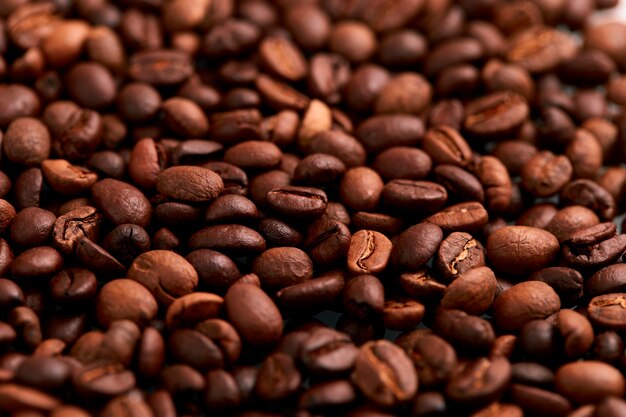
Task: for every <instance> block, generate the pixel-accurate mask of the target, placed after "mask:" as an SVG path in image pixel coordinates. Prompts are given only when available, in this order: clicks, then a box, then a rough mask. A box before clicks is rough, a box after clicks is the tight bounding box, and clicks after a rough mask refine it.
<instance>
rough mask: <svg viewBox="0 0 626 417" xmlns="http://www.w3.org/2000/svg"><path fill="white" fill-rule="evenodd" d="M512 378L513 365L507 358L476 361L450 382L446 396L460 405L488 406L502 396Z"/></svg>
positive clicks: (470, 363)
mask: <svg viewBox="0 0 626 417" xmlns="http://www.w3.org/2000/svg"><path fill="white" fill-rule="evenodd" d="M510 377H511V364H510V363H509V362H508V361H507V360H506V359H505V358H503V357H501V356H499V357H495V358H493V359H487V358H479V359H475V360H473V361H471V362H469V363H468V364H467V365H466V366H465V367H464V368H463V369H461V370H460V372H459V373H458V374H456V375H455V376H453V377H452V378H451V379H450V381H448V384H447V385H446V394H447V396H448V397H449V398H450V399H451V400H453V401H454V402H457V403H459V404H467V405H484V404H488V403H490V402H492V401H493V400H494V399H495V398H498V397H499V396H500V395H501V394H502V392H503V391H504V389H505V388H506V386H507V384H508V382H509V379H510Z"/></svg>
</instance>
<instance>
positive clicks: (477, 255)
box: [435, 232, 485, 281]
mask: <svg viewBox="0 0 626 417" xmlns="http://www.w3.org/2000/svg"><path fill="white" fill-rule="evenodd" d="M484 265H485V248H483V246H482V244H481V243H480V242H479V241H478V240H476V239H474V238H473V237H472V236H471V235H470V234H468V233H463V232H453V233H451V234H450V235H449V236H448V237H446V238H445V239H444V240H443V241H442V242H441V244H440V245H439V250H438V251H437V257H436V258H435V267H436V268H437V272H439V274H440V275H441V276H442V278H445V279H446V280H449V281H452V280H454V279H456V278H457V277H458V276H459V275H461V274H464V273H465V272H468V271H470V270H471V269H473V268H478V267H483V266H484Z"/></svg>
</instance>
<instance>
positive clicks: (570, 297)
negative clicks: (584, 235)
mask: <svg viewBox="0 0 626 417" xmlns="http://www.w3.org/2000/svg"><path fill="white" fill-rule="evenodd" d="M530 280H531V281H542V282H545V283H546V284H548V285H549V286H551V287H552V289H553V290H554V291H555V292H556V293H557V294H558V296H559V298H560V299H561V305H563V306H572V305H576V303H577V301H578V300H579V299H580V298H581V297H582V296H583V276H582V275H581V274H580V272H578V271H576V270H575V269H571V268H565V267H559V266H555V267H548V268H543V269H540V270H539V271H537V272H535V273H534V274H532V275H531V276H530ZM587 282H589V281H587ZM587 291H588V290H587ZM591 294H592V295H596V294H594V293H593V292H591Z"/></svg>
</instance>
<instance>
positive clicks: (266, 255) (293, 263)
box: [252, 247, 313, 289]
mask: <svg viewBox="0 0 626 417" xmlns="http://www.w3.org/2000/svg"><path fill="white" fill-rule="evenodd" d="M252 271H253V272H254V273H255V274H257V275H258V276H259V279H260V280H261V283H262V284H263V285H264V286H265V285H267V286H269V287H271V288H274V289H282V288H285V287H288V286H290V285H296V284H299V283H302V282H305V281H308V280H310V279H311V278H312V277H313V263H312V262H311V259H310V258H309V257H308V255H307V254H306V253H305V252H303V251H302V250H300V249H298V248H290V247H279V248H271V249H268V250H266V251H265V252H263V253H262V254H261V255H259V256H258V257H257V258H256V259H255V260H254V263H253V265H252Z"/></svg>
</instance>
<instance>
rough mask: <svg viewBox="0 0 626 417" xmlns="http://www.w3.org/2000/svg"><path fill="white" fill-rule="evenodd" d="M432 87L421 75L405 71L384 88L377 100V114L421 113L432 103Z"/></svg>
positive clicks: (375, 109) (375, 106)
mask: <svg viewBox="0 0 626 417" xmlns="http://www.w3.org/2000/svg"><path fill="white" fill-rule="evenodd" d="M431 98H432V87H431V86H430V84H429V83H428V81H427V80H426V79H425V78H424V77H422V76H421V75H419V74H417V73H413V72H404V73H401V74H398V75H396V76H395V77H394V78H392V79H391V80H389V82H387V83H386V84H385V86H384V87H383V88H382V90H381V91H380V93H379V94H378V97H377V98H376V102H375V104H374V111H375V112H376V114H384V113H407V114H421V113H422V112H423V111H424V110H425V109H426V107H428V105H429V104H430V100H431Z"/></svg>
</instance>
